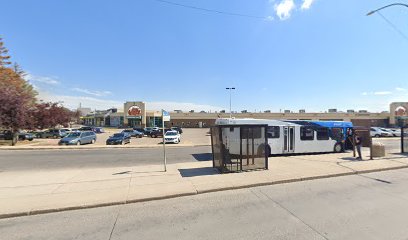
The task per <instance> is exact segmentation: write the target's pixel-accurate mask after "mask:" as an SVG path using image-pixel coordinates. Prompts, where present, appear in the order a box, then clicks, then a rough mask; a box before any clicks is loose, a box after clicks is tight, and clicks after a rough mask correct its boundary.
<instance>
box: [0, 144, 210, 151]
mask: <svg viewBox="0 0 408 240" xmlns="http://www.w3.org/2000/svg"><path fill="white" fill-rule="evenodd" d="M166 146H167V147H171V148H174V147H175V148H177V147H179V148H180V147H205V146H211V145H210V144H189V145H181V146H180V145H167V144H166ZM162 147H163V145H145V146H130V147H127V146H113V145H112V146H105V145H103V146H98V147H86V146H85V147H77V146H63V147H59V146H55V147H44V148H42V147H40V148H39V147H16V148H10V147H7V148H5V147H0V151H20V150H30V151H34V150H35V151H41V150H78V149H79V150H81V149H83V150H93V149H95V150H99V149H138V148H162Z"/></svg>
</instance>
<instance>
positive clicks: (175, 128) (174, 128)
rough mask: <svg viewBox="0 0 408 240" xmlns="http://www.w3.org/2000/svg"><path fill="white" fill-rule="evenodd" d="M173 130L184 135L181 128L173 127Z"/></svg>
mask: <svg viewBox="0 0 408 240" xmlns="http://www.w3.org/2000/svg"><path fill="white" fill-rule="evenodd" d="M171 130H174V131H177V132H178V133H180V134H182V133H183V129H182V128H181V127H177V126H175V127H171Z"/></svg>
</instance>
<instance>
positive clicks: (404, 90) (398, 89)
mask: <svg viewBox="0 0 408 240" xmlns="http://www.w3.org/2000/svg"><path fill="white" fill-rule="evenodd" d="M395 90H397V91H399V92H406V91H407V89H405V88H400V87H396V88H395Z"/></svg>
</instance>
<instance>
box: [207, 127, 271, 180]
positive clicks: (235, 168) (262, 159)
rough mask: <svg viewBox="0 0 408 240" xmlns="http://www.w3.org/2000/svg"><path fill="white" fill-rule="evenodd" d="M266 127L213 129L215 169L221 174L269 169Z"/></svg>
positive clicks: (212, 143)
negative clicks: (266, 149)
mask: <svg viewBox="0 0 408 240" xmlns="http://www.w3.org/2000/svg"><path fill="white" fill-rule="evenodd" d="M266 144H267V138H266V125H265V126H263V125H262V127H259V125H256V126H252V125H245V126H242V125H221V126H216V127H212V128H211V145H212V152H213V167H215V168H218V170H220V171H221V172H223V173H224V172H240V171H245V170H253V169H267V155H266V154H267V151H265V146H266Z"/></svg>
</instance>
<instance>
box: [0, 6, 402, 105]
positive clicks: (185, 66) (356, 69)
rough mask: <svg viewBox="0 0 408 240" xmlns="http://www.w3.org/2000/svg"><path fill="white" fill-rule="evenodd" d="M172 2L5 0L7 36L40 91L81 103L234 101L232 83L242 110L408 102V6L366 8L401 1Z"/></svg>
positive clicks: (2, 26)
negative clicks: (230, 90) (380, 8)
mask: <svg viewBox="0 0 408 240" xmlns="http://www.w3.org/2000/svg"><path fill="white" fill-rule="evenodd" d="M168 1H169V2H170V3H169V2H168ZM168 1H160V0H116V1H105V0H59V1H55V0H41V1H31V0H13V1H9V0H0V6H1V9H2V10H1V16H2V21H1V22H0V36H2V37H3V41H4V43H5V46H6V47H7V48H8V49H9V53H10V54H11V56H12V60H13V61H15V62H17V63H19V64H20V65H21V67H22V68H23V69H24V70H25V71H26V72H27V73H28V74H27V76H26V79H27V80H28V81H29V82H30V83H32V84H33V85H34V86H35V88H36V90H37V91H38V92H39V98H41V99H43V100H44V101H58V102H61V103H62V104H63V105H65V106H66V107H68V108H71V109H75V108H77V107H78V106H79V104H80V103H81V105H82V107H90V108H92V109H107V108H110V107H118V108H119V109H121V108H123V103H124V102H125V101H145V102H146V103H147V106H146V107H147V109H151V110H159V109H166V110H168V111H172V110H175V109H181V110H185V111H186V110H195V111H219V110H222V109H225V110H227V111H228V110H229V97H230V95H229V92H228V91H227V90H226V89H225V88H226V87H235V88H236V89H235V90H234V91H232V92H231V94H232V110H233V111H241V110H248V111H251V112H254V111H265V110H271V111H272V112H279V111H283V110H292V111H295V112H296V111H298V110H299V109H305V110H306V111H307V112H324V111H327V109H329V108H337V109H338V110H340V111H346V110H347V109H355V110H362V109H364V110H369V111H373V112H380V111H387V110H389V104H390V103H391V102H393V101H407V100H408V81H407V79H408V68H407V63H408V61H407V56H408V37H407V36H408V9H407V8H404V7H391V8H387V9H384V10H382V11H381V12H380V13H381V15H380V14H373V15H371V16H366V13H367V12H369V11H371V10H374V9H377V8H379V7H382V6H384V5H386V4H388V3H392V1H384V0H370V1H369V0H361V1H356V0H342V1H334V0H251V1H248V0H168ZM177 4H178V5H177ZM182 5H184V6H182ZM186 5H187V6H190V7H185V6H186ZM198 8H200V9H198ZM205 9H207V10H214V11H207V10H205ZM383 17H384V18H383ZM386 20H388V21H389V22H387V21H386Z"/></svg>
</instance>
